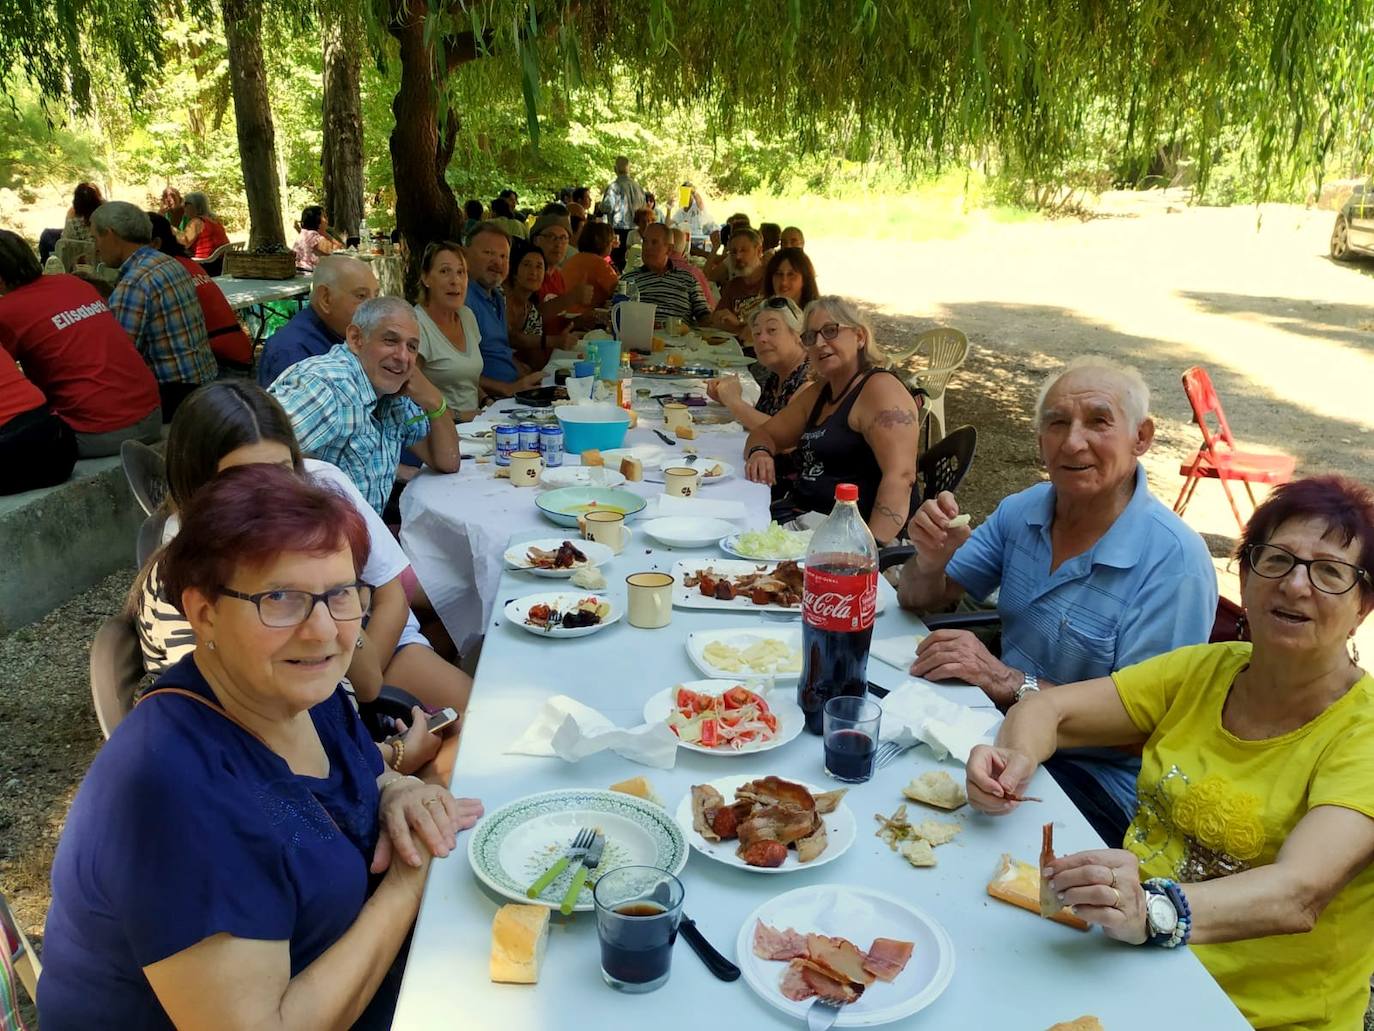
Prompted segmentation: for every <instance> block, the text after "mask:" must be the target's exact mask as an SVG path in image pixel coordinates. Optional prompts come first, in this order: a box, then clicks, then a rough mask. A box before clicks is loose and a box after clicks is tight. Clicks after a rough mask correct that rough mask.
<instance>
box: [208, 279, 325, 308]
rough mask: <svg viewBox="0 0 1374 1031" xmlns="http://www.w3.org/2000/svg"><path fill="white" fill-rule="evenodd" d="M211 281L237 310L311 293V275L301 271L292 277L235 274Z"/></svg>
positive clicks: (230, 305)
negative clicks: (242, 277)
mask: <svg viewBox="0 0 1374 1031" xmlns="http://www.w3.org/2000/svg"><path fill="white" fill-rule="evenodd" d="M210 282H212V283H214V284H215V285H216V286H218V287H219V288H220V290H222V291H223V292H224V296H225V298H226V299H227V300H228V301H229V307H231V308H233V309H234V310H235V311H242V310H243V309H244V308H252V307H253V306H254V305H258V304H265V303H266V302H268V301H284V300H287V299H288V298H291V297H305V296H306V295H307V294H309V293H310V276H308V275H304V274H301V273H297V274H296V276H295V277H294V278H292V279H236V278H234V277H233V276H216V277H215V278H214V279H212V280H210Z"/></svg>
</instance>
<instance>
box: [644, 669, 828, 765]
mask: <svg viewBox="0 0 1374 1031" xmlns="http://www.w3.org/2000/svg"><path fill="white" fill-rule="evenodd" d="M644 721H645V722H646V723H667V724H668V727H669V728H670V729H671V730H672V731H673V733H674V734H676V735H677V737H678V745H679V747H681V748H687V749H690V750H691V751H693V752H704V753H706V754H707V755H752V754H754V753H755V752H767V751H770V750H771V749H774V748H778V747H780V746H782V745H785V744H787V742H789V741H791V740H792V739H793V738H795V737H796V736H797V735H798V734H800V733H801V731H802V726H803V725H804V722H805V720H804V718H803V716H802V711H801V708H800V707H799V706H798V705H797V700H796V697H795V688H791V687H789V688H786V689H780V690H777V691H774V690H772V689H771V688H769V687H767V686H762V685H760V684H758V683H755V684H753V685H752V686H745V685H744V684H741V683H739V682H738V681H734V680H689V681H687V682H685V683H682V684H678V685H677V686H676V687H671V688H668V689H667V690H665V691H659V692H658V693H657V694H655V695H653V696H652V697H651V698H650V699H649V700H648V701H647V702H645V703H644Z"/></svg>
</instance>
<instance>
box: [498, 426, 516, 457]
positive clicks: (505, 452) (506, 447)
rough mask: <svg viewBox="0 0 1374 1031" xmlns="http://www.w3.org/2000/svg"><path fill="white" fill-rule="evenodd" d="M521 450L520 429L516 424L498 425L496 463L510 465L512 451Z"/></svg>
mask: <svg viewBox="0 0 1374 1031" xmlns="http://www.w3.org/2000/svg"><path fill="white" fill-rule="evenodd" d="M519 450H520V430H519V429H518V428H517V427H515V426H498V427H496V464H497V465H510V456H511V454H512V453H514V452H516V451H519Z"/></svg>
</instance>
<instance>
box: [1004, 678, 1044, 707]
mask: <svg viewBox="0 0 1374 1031" xmlns="http://www.w3.org/2000/svg"><path fill="white" fill-rule="evenodd" d="M1039 690H1040V678H1039V677H1037V676H1035V675H1034V674H1032V673H1022V674H1021V686H1020V687H1018V688H1017V689H1016V693H1015V694H1014V695H1012V696H1011V704H1012V705H1015V704H1016V703H1017V702H1019V701H1020V700H1021V699H1022V698H1025V697H1026V695H1028V694H1030V693H1031V692H1032V691H1039Z"/></svg>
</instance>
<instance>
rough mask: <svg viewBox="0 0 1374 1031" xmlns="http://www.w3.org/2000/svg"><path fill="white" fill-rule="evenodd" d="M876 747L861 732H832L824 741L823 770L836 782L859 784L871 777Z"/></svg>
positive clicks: (869, 738)
mask: <svg viewBox="0 0 1374 1031" xmlns="http://www.w3.org/2000/svg"><path fill="white" fill-rule="evenodd" d="M877 750H878V746H877V743H876V742H874V740H873V738H872V737H871V736H870V735H869V734H868V733H867V732H866V731H862V730H849V729H846V730H833V731H831V732H830V733H829V734H828V735H827V736H826V739H825V770H826V772H827V773H829V774H830V775H831V776H832V777H834V778H835V779H836V780H842V781H846V782H847V783H850V784H861V783H863V782H864V781H866V780H868V779H869V778H871V777H872V776H873V757H874V755H875V754H876V753H877Z"/></svg>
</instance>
